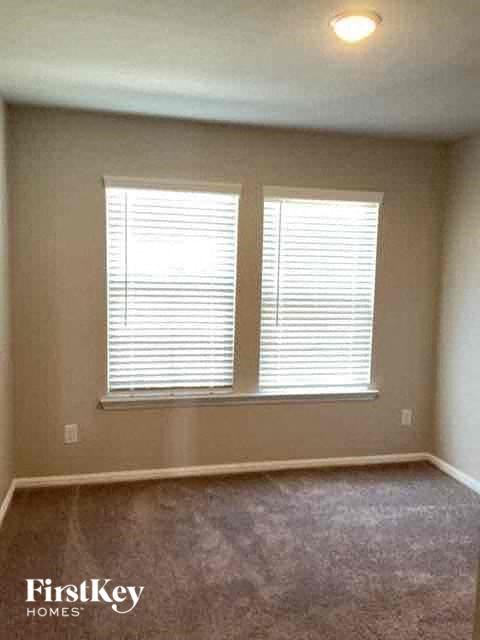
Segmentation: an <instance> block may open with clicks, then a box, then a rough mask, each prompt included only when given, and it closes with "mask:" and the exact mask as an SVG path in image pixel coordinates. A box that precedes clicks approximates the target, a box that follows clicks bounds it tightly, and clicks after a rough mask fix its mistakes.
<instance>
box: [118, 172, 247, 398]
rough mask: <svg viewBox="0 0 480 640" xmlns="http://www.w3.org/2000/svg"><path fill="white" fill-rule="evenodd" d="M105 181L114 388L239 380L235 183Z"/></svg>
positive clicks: (190, 385) (224, 383)
mask: <svg viewBox="0 0 480 640" xmlns="http://www.w3.org/2000/svg"><path fill="white" fill-rule="evenodd" d="M125 185H126V186H122V183H120V184H118V183H117V182H116V181H114V180H113V181H112V180H110V181H107V180H106V207H107V276H108V277H107V279H108V388H109V390H110V391H116V390H135V389H137V390H155V389H172V390H174V389H177V388H178V389H185V388H211V387H229V386H231V385H232V383H233V350H234V315H235V280H236V252H237V218H238V200H239V191H238V190H235V191H234V192H226V193H225V192H221V191H222V190H221V189H219V188H217V187H216V188H215V189H213V190H211V191H209V190H208V186H206V187H204V188H197V187H196V188H195V189H194V188H188V187H184V190H179V189H178V188H177V187H174V188H144V187H143V185H142V184H141V183H140V185H139V186H138V187H137V186H130V185H129V183H128V181H127V182H126V183H125Z"/></svg>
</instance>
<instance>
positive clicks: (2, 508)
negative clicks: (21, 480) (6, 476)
mask: <svg viewBox="0 0 480 640" xmlns="http://www.w3.org/2000/svg"><path fill="white" fill-rule="evenodd" d="M15 486H16V483H15V480H12V481H11V483H10V486H9V487H8V490H7V493H6V494H5V497H4V499H3V500H2V503H1V504H0V527H1V526H2V523H3V520H4V518H5V516H6V515H7V511H8V507H9V506H10V502H11V501H12V498H13V492H14V491H15Z"/></svg>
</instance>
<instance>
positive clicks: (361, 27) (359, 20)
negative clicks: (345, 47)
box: [330, 11, 382, 43]
mask: <svg viewBox="0 0 480 640" xmlns="http://www.w3.org/2000/svg"><path fill="white" fill-rule="evenodd" d="M381 22H382V18H381V17H380V16H379V15H378V13H374V12H373V11H355V12H345V13H341V14H339V15H338V16H335V18H333V20H331V21H330V26H331V27H332V29H333V30H334V31H335V33H336V34H337V36H338V37H339V38H340V39H341V40H344V41H345V42H349V43H355V42H360V40H364V39H365V38H368V37H369V36H371V35H372V33H374V31H375V30H376V29H377V27H378V25H379V24H380V23H381Z"/></svg>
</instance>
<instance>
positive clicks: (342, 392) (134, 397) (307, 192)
mask: <svg viewBox="0 0 480 640" xmlns="http://www.w3.org/2000/svg"><path fill="white" fill-rule="evenodd" d="M103 184H104V186H105V188H107V187H118V188H124V189H126V188H132V189H135V188H136V189H165V190H172V191H175V190H178V191H188V190H191V191H204V192H212V193H213V192H216V193H233V194H238V195H241V191H242V184H239V183H224V182H206V181H192V180H188V179H159V178H138V177H119V176H104V177H103ZM268 198H270V199H275V198H300V199H325V200H329V199H331V200H337V201H339V200H345V201H349V202H352V201H354V202H378V204H379V205H380V207H381V206H382V204H383V199H384V193H383V192H377V191H350V190H332V189H315V188H295V187H281V186H264V187H263V198H262V210H263V202H264V200H265V199H268ZM377 250H378V248H377ZM373 364H374V353H373V352H372V366H373ZM256 384H257V385H258V379H257V381H256ZM379 395H380V390H379V389H378V388H377V387H376V385H375V384H374V383H372V384H371V385H369V386H363V387H338V388H335V387H332V388H328V387H325V388H324V389H322V388H318V389H315V390H313V391H311V392H306V391H305V390H303V391H301V392H298V391H295V390H294V389H291V390H289V389H285V390H276V391H273V392H271V391H264V392H262V391H260V390H259V391H257V392H251V393H235V392H234V391H233V390H232V389H231V388H229V389H227V390H226V391H225V390H215V391H210V392H199V391H198V390H195V389H192V390H188V389H186V390H185V391H181V392H177V391H175V392H170V391H152V392H149V391H134V392H127V391H125V392H124V391H111V392H106V393H105V394H104V395H103V396H101V397H100V399H99V401H98V408H99V409H103V410H105V411H117V410H127V411H128V410H132V409H162V408H173V407H197V406H232V405H252V404H264V405H265V404H270V405H272V404H299V403H300V404H301V403H306V402H308V403H321V402H344V401H373V400H376V399H377V398H378V397H379Z"/></svg>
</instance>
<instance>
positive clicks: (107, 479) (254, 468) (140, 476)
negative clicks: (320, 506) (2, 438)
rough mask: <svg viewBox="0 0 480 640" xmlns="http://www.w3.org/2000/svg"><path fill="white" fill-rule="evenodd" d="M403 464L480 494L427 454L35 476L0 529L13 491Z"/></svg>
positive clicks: (22, 483) (21, 482) (22, 484)
mask: <svg viewBox="0 0 480 640" xmlns="http://www.w3.org/2000/svg"><path fill="white" fill-rule="evenodd" d="M405 462H430V463H431V464H433V465H434V466H435V467H437V468H438V469H440V471H443V472H444V473H446V474H447V475H449V476H451V477H452V478H454V479H455V480H458V481H459V482H460V483H462V484H464V485H465V486H467V487H469V488H470V489H472V490H473V491H475V492H476V493H478V494H480V481H478V480H476V479H475V478H472V477H471V476H469V475H468V474H466V473H464V472H463V471H460V470H459V469H457V468H456V467H454V466H452V465H451V464H449V463H448V462H445V461H444V460H442V459H440V458H438V457H437V456H434V455H432V454H431V453H400V454H388V455H378V456H353V457H349V458H315V459H310V460H304V459H300V460H273V461H265V462H239V463H235V464H219V465H202V466H193V467H169V468H164V469H138V470H133V471H109V472H105V473H80V474H76V475H62V476H37V477H31V478H16V479H14V480H12V482H11V484H10V487H9V489H8V491H7V493H6V495H5V497H4V499H3V501H2V503H1V505H0V526H1V524H2V521H3V519H4V517H5V514H6V513H7V510H8V507H9V506H10V502H11V499H12V497H13V493H14V491H15V489H17V488H18V489H20V488H25V489H26V488H35V487H60V486H69V485H79V484H106V483H112V482H135V481H138V480H160V479H166V478H188V477H199V476H218V475H233V474H239V473H259V472H262V471H263V472H266V471H281V470H288V469H326V468H330V467H360V466H369V465H379V464H399V463H405Z"/></svg>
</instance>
